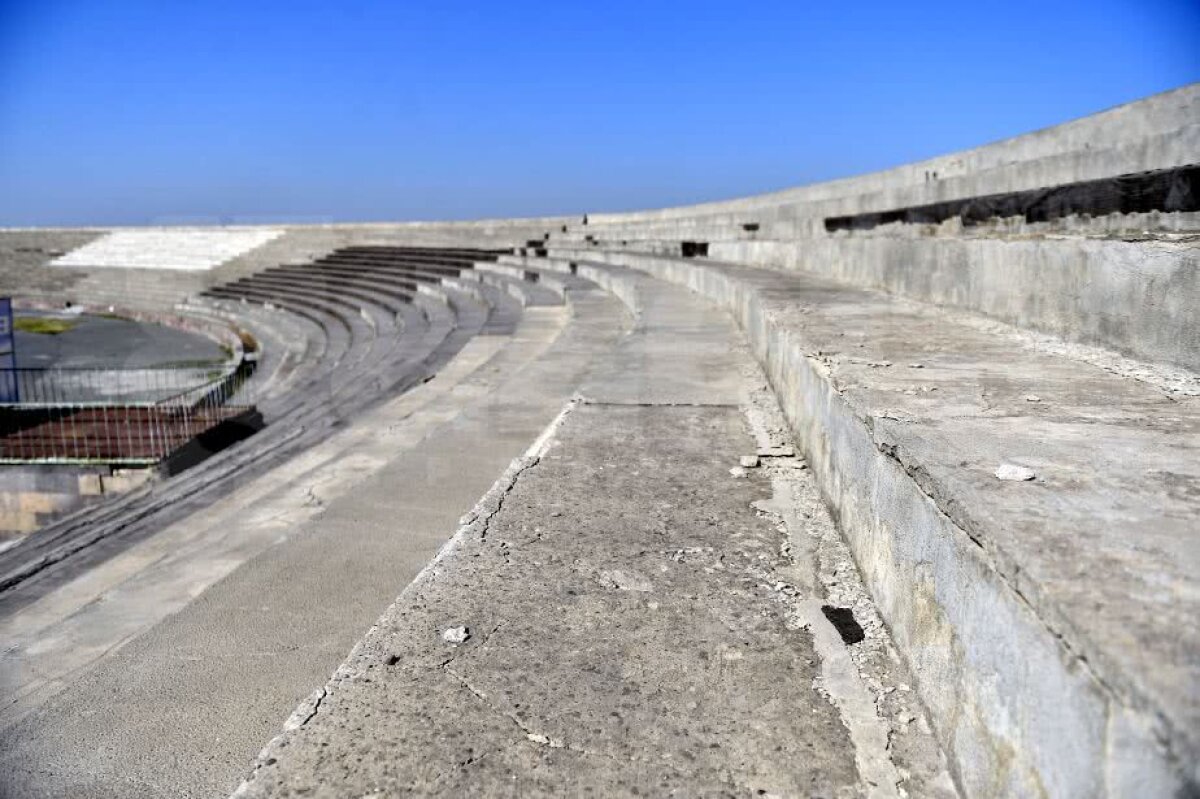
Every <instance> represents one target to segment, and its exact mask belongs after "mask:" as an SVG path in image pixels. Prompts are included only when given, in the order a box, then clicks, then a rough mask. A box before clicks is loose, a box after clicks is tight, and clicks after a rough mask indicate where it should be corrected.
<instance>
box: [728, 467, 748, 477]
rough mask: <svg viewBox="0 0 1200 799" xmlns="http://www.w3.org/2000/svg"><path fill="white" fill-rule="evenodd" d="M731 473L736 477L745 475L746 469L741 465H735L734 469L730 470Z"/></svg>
mask: <svg viewBox="0 0 1200 799" xmlns="http://www.w3.org/2000/svg"><path fill="white" fill-rule="evenodd" d="M729 473H730V474H732V475H733V476H734V477H745V476H746V470H745V469H743V468H742V467H741V466H734V467H733V468H732V469H730V470H729Z"/></svg>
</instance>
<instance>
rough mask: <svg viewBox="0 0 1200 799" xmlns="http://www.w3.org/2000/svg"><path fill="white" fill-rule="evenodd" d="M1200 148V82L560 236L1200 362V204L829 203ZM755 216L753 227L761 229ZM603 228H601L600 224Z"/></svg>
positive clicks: (977, 188)
mask: <svg viewBox="0 0 1200 799" xmlns="http://www.w3.org/2000/svg"><path fill="white" fill-rule="evenodd" d="M1197 162H1200V84H1192V85H1190V86H1185V87H1182V88H1180V89H1176V90H1174V91H1170V92H1166V93H1163V94H1159V95H1155V96H1153V97H1149V98H1146V99H1145V100H1140V101H1138V102H1135V103H1130V104H1128V105H1124V106H1120V107H1118V108H1114V109H1111V110H1109V111H1105V112H1103V113H1100V114H1095V115H1093V116H1089V117H1085V118H1083V119H1079V120H1075V121H1073V122H1068V123H1065V124H1063V125H1058V126H1055V127H1052V128H1047V129H1045V130H1041V131H1037V132H1035V133H1030V134H1027V135H1024V136H1018V137H1016V138H1012V139H1007V140H1005V141H1001V142H997V143H995V144H990V145H986V146H984V147H979V148H976V149H973V150H967V151H964V152H961V153H954V154H950V155H946V156H940V157H938V158H933V159H930V160H928V161H923V162H919V163H916V164H909V165H905V166H901V167H897V168H895V169H891V170H887V171H884V172H877V173H873V174H869V175H863V176H860V177H854V178H848V179H845V180H836V181H830V182H828V183H820V184H815V185H812V186H804V187H800V188H797V189H791V190H788V191H784V192H777V193H774V194H764V195H759V196H756V197H747V198H741V199H736V200H730V201H726V202H720V203H708V204H704V205H696V206H685V207H680V208H669V209H662V210H657V211H646V212H639V213H627V214H596V215H593V216H591V217H590V218H589V220H588V221H589V223H588V225H586V226H583V225H578V224H576V225H570V226H569V229H568V231H567V233H565V234H563V233H555V232H551V236H550V240H551V244H559V245H561V246H568V247H569V246H578V245H584V244H588V243H593V244H595V245H596V246H600V247H605V246H608V247H612V246H618V247H622V248H630V249H637V250H642V251H656V250H657V251H668V250H670V249H671V248H673V247H677V245H678V242H679V240H681V239H683V240H697V241H705V242H708V244H709V257H711V258H714V259H717V260H725V261H733V262H738V263H744V264H749V265H754V266H766V267H773V268H780V269H798V270H803V271H806V272H812V273H816V274H820V275H823V276H826V277H830V278H833V279H836V280H839V281H843V282H846V283H849V284H851V285H855V286H862V287H869V288H875V289H882V290H885V291H888V292H891V293H894V294H897V295H901V296H905V297H909V298H912V299H914V300H919V301H922V302H930V303H935V304H938V305H943V306H948V307H951V308H955V309H964V310H968V311H973V312H978V313H983V314H986V315H988V316H991V317H994V318H996V319H999V320H1001V321H1004V322H1008V323H1010V324H1015V325H1018V326H1021V327H1023V328H1028V329H1031V330H1035V331H1039V332H1042V333H1048V334H1051V335H1054V336H1057V337H1060V338H1063V339H1065V340H1067V341H1070V342H1076V343H1080V344H1087V345H1095V346H1100V347H1104V348H1108V349H1112V350H1115V351H1117V352H1119V353H1121V354H1124V355H1127V356H1131V357H1134V358H1137V359H1141V360H1147V361H1153V362H1161V363H1165V364H1170V365H1173V366H1179V367H1184V368H1186V369H1200V313H1197V312H1196V309H1197V308H1200V277H1198V275H1200V214H1197V213H1195V212H1172V213H1167V212H1151V213H1139V214H1108V215H1105V216H1104V217H1102V218H1099V219H1094V218H1090V217H1083V216H1071V217H1065V218H1062V219H1059V220H1054V221H1052V222H1048V223H1036V224H1026V223H1024V221H1023V220H1020V221H1018V220H995V221H994V222H993V223H992V224H988V225H982V226H978V227H972V228H963V226H962V225H961V223H958V222H957V221H953V222H947V223H942V224H940V225H905V224H891V225H886V226H882V227H880V228H877V229H874V230H870V231H861V232H845V231H843V232H838V233H834V234H830V233H827V232H826V231H825V227H824V220H825V218H826V217H827V216H840V215H852V214H858V213H866V212H875V211H884V210H889V209H896V208H903V207H908V206H913V205H922V204H927V203H933V202H940V201H945V200H952V199H962V198H969V197H974V196H980V195H986V194H995V193H1002V192H1011V191H1019V190H1029V189H1036V188H1043V187H1048V186H1054V185H1061V184H1064V183H1072V182H1077V181H1082V180H1094V179H1101V178H1109V177H1113V176H1116V175H1121V174H1127V173H1131V172H1143V171H1148V170H1154V169H1162V168H1168V167H1178V166H1183V165H1187V164H1194V163H1197ZM746 226H749V227H750V228H751V229H747V227H746ZM589 238H590V239H591V242H589V241H588V239H589Z"/></svg>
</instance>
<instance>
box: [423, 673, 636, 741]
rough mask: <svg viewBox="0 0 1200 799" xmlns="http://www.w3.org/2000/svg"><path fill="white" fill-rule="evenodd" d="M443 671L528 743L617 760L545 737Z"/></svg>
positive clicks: (466, 682) (462, 678)
mask: <svg viewBox="0 0 1200 799" xmlns="http://www.w3.org/2000/svg"><path fill="white" fill-rule="evenodd" d="M442 670H443V671H444V672H446V673H447V674H449V675H451V676H452V677H454V679H456V680H458V682H459V684H460V685H461V686H462V687H463V688H465V689H466V690H467V691H470V693H471V695H472V696H474V697H475V698H476V699H478V700H479V701H480V702H481V703H482V704H483V706H484V707H485V708H487V710H489V711H490V712H492V713H494V714H495V715H497V716H500V717H502V718H506V719H508V720H509V721H510V722H512V723H513V725H514V726H515V727H516V728H517V729H518V730H520V731H521V733H522V734H524V736H525V740H526V741H529V742H530V743H533V744H537V745H538V746H544V747H546V748H548V749H562V750H564V751H567V752H573V753H575V754H579V755H585V756H587V757H606V758H608V759H610V760H616V758H615V757H613V756H612V755H609V754H606V753H604V752H596V751H594V750H592V749H587V748H584V747H581V746H575V745H574V744H569V743H567V742H566V741H564V740H562V739H561V738H552V737H550V736H549V735H543V734H542V733H540V732H537V731H535V730H534V729H533V728H532V727H530V726H529V725H528V724H526V723H525V721H523V720H522V719H521V717H520V716H518V715H517V714H516V713H514V712H512V711H510V710H504V709H502V708H498V707H496V706H495V705H493V704H492V702H491V700H490V699H489V698H488V695H487V692H486V691H483V690H482V689H480V688H477V687H476V686H475V685H474V684H472V683H471V681H470V680H468V679H467V678H466V677H465V676H464V675H462V674H460V673H459V672H457V671H455V670H454V669H452V668H451V667H450V666H448V665H445V666H443V667H442Z"/></svg>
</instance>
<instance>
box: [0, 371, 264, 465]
mask: <svg viewBox="0 0 1200 799" xmlns="http://www.w3.org/2000/svg"><path fill="white" fill-rule="evenodd" d="M252 373H253V364H252V363H249V362H246V363H243V364H242V365H241V366H239V367H238V368H237V369H236V370H233V371H214V370H211V369H210V370H207V371H206V370H204V369H199V368H178V367H176V368H167V369H11V370H0V398H3V400H4V401H0V463H30V462H36V463H95V462H103V463H120V464H142V465H144V464H151V463H157V462H158V461H160V460H162V459H163V458H165V457H167V456H168V455H170V454H171V453H172V452H174V451H175V450H177V449H179V448H180V447H181V446H183V445H184V444H186V443H187V442H188V441H190V440H192V439H193V438H195V437H197V436H200V435H202V434H204V433H205V432H206V431H208V430H210V429H212V428H214V427H217V426H218V425H220V424H221V423H222V422H225V421H227V420H230V419H234V418H236V417H238V416H240V415H242V414H244V413H246V412H248V411H249V410H251V409H252V408H253V406H254V397H253V386H254V382H253V381H252V380H250V377H251V374H252Z"/></svg>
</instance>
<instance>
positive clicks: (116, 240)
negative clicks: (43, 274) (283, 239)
mask: <svg viewBox="0 0 1200 799" xmlns="http://www.w3.org/2000/svg"><path fill="white" fill-rule="evenodd" d="M282 233H283V231H282V230H275V229H272V228H241V229H216V230H196V229H179V228H176V229H169V230H168V229H162V228H158V229H144V230H119V231H114V232H112V233H109V234H108V235H107V236H102V237H100V238H99V239H96V240H95V241H93V242H90V243H88V244H85V245H83V246H82V247H80V248H78V249H76V250H72V251H71V252H69V253H67V254H66V255H64V256H62V257H60V258H56V259H55V260H53V261H51V262H50V265H51V266H70V267H87V268H103V267H113V268H118V269H173V270H183V271H207V270H209V269H214V268H216V267H218V266H220V265H221V264H223V263H225V262H226V261H229V260H232V259H233V258H236V257H238V256H239V255H242V254H243V253H247V252H249V251H250V250H253V249H254V248H256V247H260V246H262V245H263V244H266V243H267V242H268V241H271V240H272V239H275V238H278V237H279V236H280V235H282Z"/></svg>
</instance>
